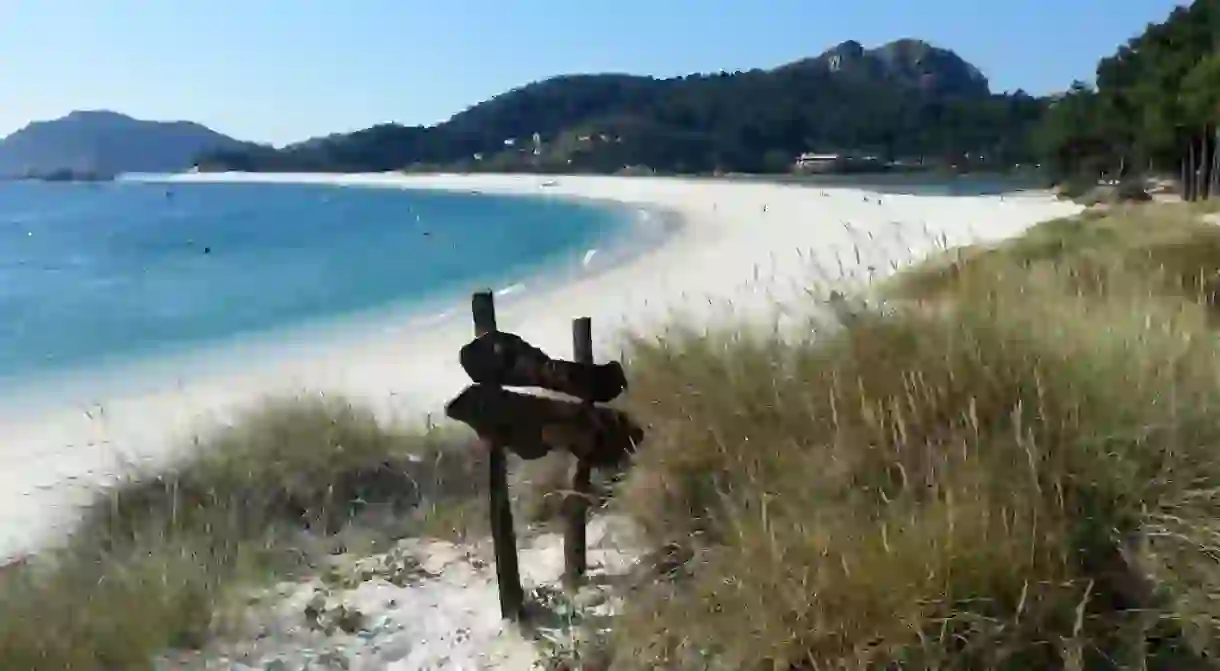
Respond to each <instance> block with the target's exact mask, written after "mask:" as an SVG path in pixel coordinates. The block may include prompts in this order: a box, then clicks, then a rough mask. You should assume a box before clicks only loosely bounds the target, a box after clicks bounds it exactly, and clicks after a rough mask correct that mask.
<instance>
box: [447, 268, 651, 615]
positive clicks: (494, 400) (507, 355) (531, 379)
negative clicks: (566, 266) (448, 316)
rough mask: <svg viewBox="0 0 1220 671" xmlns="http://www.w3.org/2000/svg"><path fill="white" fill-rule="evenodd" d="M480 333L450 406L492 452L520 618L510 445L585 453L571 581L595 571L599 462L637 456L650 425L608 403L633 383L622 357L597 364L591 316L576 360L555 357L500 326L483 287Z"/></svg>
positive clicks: (574, 517)
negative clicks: (590, 559) (592, 548)
mask: <svg viewBox="0 0 1220 671" xmlns="http://www.w3.org/2000/svg"><path fill="white" fill-rule="evenodd" d="M471 309H472V312H473V314H474V323H475V338H474V340H472V341H471V342H470V343H468V344H467V345H465V346H464V347H462V350H461V353H460V354H459V359H460V361H461V364H462V368H463V369H464V370H465V371H466V374H467V375H468V376H469V377H470V379H471V380H472V381H473V382H474V384H472V385H470V386H468V387H466V389H465V390H463V391H462V393H460V394H458V395H457V396H456V397H455V398H454V399H453V400H451V401H449V403H448V404H447V405H446V406H445V414H446V415H448V416H449V417H450V418H451V419H455V420H457V421H460V422H463V423H465V424H467V425H468V426H470V427H471V428H472V429H474V430H475V432H476V433H477V434H478V435H479V439H480V441H481V442H482V443H483V445H484V446H485V447H486V449H488V450H489V452H490V460H489V469H490V473H489V485H490V492H489V494H488V496H489V500H490V504H491V530H492V540H493V542H494V544H495V555H496V579H497V581H498V582H499V588H500V612H501V614H502V615H503V616H504V617H505V618H509V619H513V620H519V619H520V618H521V616H522V605H523V601H524V593H523V590H522V588H521V577H520V575H519V572H518V567H517V547H516V534H515V532H514V530H513V518H512V509H511V507H510V504H509V496H508V477H507V473H506V471H507V465H506V452H505V451H506V450H511V451H513V452H514V453H516V454H517V455H518V456H520V457H522V458H524V459H538V458H540V457H543V456H545V455H546V454H547V453H548V452H550V451H551V450H553V449H566V450H568V451H569V452H571V453H572V454H573V455H574V456H575V457H576V460H577V464H576V469H575V473H574V475H573V479H572V492H570V493H569V494H568V496H567V498H566V499H565V501H564V516H565V518H566V522H567V525H566V527H565V533H564V560H565V570H564V582H565V584H566V585H568V586H569V587H575V586H576V585H578V584H579V583H580V580H581V579H582V578H583V576H584V574H585V570H586V558H585V545H586V543H585V523H586V518H587V516H588V506H589V496H590V488H591V470H592V469H593V468H595V467H598V466H611V465H615V464H618V463H620V462H622V461H623V460H625V459H626V458H627V457H628V456H630V455H631V454H632V453H633V452H634V451H635V449H636V446H637V445H638V444H639V443H640V441H642V440H643V438H644V432H643V431H642V430H641V429H640V428H639V427H638V426H636V425H635V424H634V423H633V422H632V421H631V419H630V418H629V417H628V416H627V415H626V414H625V413H622V412H619V411H617V410H613V409H611V408H605V407H601V406H598V405H595V404H596V403H605V402H607V401H611V400H613V399H614V398H616V397H617V396H618V395H619V394H621V393H622V392H623V391H624V390H625V389H626V388H627V379H626V376H625V375H624V373H623V367H622V365H621V364H620V363H619V362H617V361H612V362H610V363H606V364H595V363H593V342H592V331H591V322H590V320H589V319H588V318H587V317H583V318H580V319H577V320H575V321H574V322H573V325H572V336H573V347H574V350H575V352H574V355H575V356H574V357H573V358H574V359H575V360H574V361H563V360H561V359H552V358H551V357H549V356H547V355H546V353H544V352H543V351H542V350H540V349H538V348H537V347H534V346H533V345H530V344H529V343H528V342H526V341H525V340H522V339H521V338H520V337H519V336H516V335H513V334H511V333H504V332H501V331H499V330H497V328H496V317H495V303H494V299H493V297H492V294H491V292H481V293H477V294H475V295H474V298H473V300H472V302H471ZM504 387H537V388H541V389H546V390H549V391H553V392H559V393H561V394H565V395H567V396H572V397H575V398H577V399H579V401H569V400H564V399H558V398H548V397H542V396H532V395H529V394H521V393H518V392H514V391H508V390H506V389H504Z"/></svg>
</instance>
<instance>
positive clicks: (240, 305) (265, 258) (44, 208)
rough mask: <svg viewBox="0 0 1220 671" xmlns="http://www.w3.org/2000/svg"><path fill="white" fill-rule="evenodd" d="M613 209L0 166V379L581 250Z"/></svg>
mask: <svg viewBox="0 0 1220 671" xmlns="http://www.w3.org/2000/svg"><path fill="white" fill-rule="evenodd" d="M629 220H630V216H629V213H628V211H626V210H623V209H621V208H616V207H610V206H603V205H599V204H592V203H587V204H586V203H579V202H571V201H564V200H559V199H553V198H527V197H520V196H493V195H470V194H459V193H444V192H431V191H408V190H399V189H392V188H358V187H336V186H324V185H290V184H182V183H174V184H154V183H139V182H113V183H102V184H67V183H61V184H49V183H26V182H8V183H0V385H3V384H5V382H2V381H8V382H12V381H13V380H18V379H22V378H25V377H27V376H31V375H34V376H36V375H39V374H43V373H58V372H62V371H67V370H71V369H75V368H79V367H88V366H93V365H113V364H115V363H122V362H124V361H126V360H139V359H143V358H145V357H149V356H153V355H160V354H172V353H175V352H180V351H186V350H189V349H190V348H192V347H195V346H198V345H204V344H209V343H213V342H220V341H226V340H232V339H235V338H240V337H242V336H244V335H247V334H258V333H263V332H269V331H272V330H278V329H283V328H291V327H296V326H302V327H304V326H308V325H310V324H312V323H321V322H324V321H327V320H334V319H336V318H342V317H344V316H346V315H353V314H357V313H361V312H366V311H370V310H377V309H380V308H394V309H395V310H401V311H403V312H404V313H406V314H410V313H411V312H412V310H413V309H417V310H420V311H422V310H424V309H426V306H427V305H428V304H429V303H430V302H431V301H435V300H439V299H445V298H457V297H459V296H460V295H461V294H464V293H467V292H469V291H471V290H472V289H476V288H481V287H489V288H504V287H509V286H511V285H512V284H513V283H514V282H516V281H518V280H520V279H522V278H524V277H526V276H528V275H530V274H532V273H534V272H537V271H539V270H541V269H544V268H548V267H553V266H555V265H556V264H559V263H562V262H564V260H565V259H566V260H568V261H571V262H573V263H579V261H580V259H581V258H582V256H583V255H584V254H585V253H586V251H587V250H588V249H591V248H596V247H598V245H599V244H602V243H603V242H604V241H606V240H607V239H610V238H612V237H613V236H614V235H615V234H616V233H617V232H619V231H621V230H623V229H624V227H625V226H626V224H627V223H628V221H629Z"/></svg>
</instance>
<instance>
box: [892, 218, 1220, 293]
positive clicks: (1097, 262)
mask: <svg viewBox="0 0 1220 671" xmlns="http://www.w3.org/2000/svg"><path fill="white" fill-rule="evenodd" d="M1214 207H1215V206H1214V205H1213V204H1187V203H1179V204H1143V205H1123V206H1118V207H1116V208H1115V209H1113V210H1110V211H1088V212H1085V213H1084V214H1083V215H1081V216H1078V217H1068V218H1063V219H1055V220H1052V221H1048V222H1045V223H1042V224H1039V225H1037V226H1034V227H1033V228H1031V229H1030V230H1029V231H1027V232H1026V233H1025V234H1024V235H1022V236H1020V237H1017V238H1013V239H1011V240H1007V241H1005V242H1003V243H1000V244H998V245H995V246H990V247H975V246H970V247H964V248H959V249H954V250H950V251H949V252H946V253H944V254H942V255H940V256H939V257H937V258H934V259H932V260H930V261H929V262H927V263H924V264H922V265H921V266H919V267H918V268H915V269H911V270H908V271H906V272H904V273H900V274H899V275H898V276H897V277H896V278H894V279H893V280H892V281H890V282H888V283H887V284H886V285H885V286H884V289H885V290H886V291H888V292H889V293H890V295H892V296H895V297H898V298H908V299H919V300H938V299H943V298H947V297H951V296H953V295H954V294H955V293H958V292H961V291H972V287H974V286H975V285H979V286H980V287H981V288H982V289H984V290H986V289H988V288H989V287H990V286H991V285H992V284H995V283H996V282H997V281H1003V280H1004V279H1005V278H1009V277H1011V278H1014V280H1015V281H1018V282H1019V281H1021V278H1022V277H1023V276H1024V274H1025V273H1026V272H1028V271H1031V270H1033V271H1037V270H1046V269H1055V270H1058V271H1062V272H1063V273H1064V274H1066V275H1068V276H1069V277H1071V278H1073V281H1074V283H1075V285H1076V286H1077V288H1079V289H1080V290H1082V291H1099V290H1104V289H1105V288H1106V287H1108V286H1109V285H1110V284H1111V280H1112V279H1113V278H1112V277H1111V276H1115V275H1117V276H1120V277H1128V278H1129V277H1131V276H1134V277H1137V278H1139V280H1140V281H1141V282H1142V283H1144V284H1146V285H1147V286H1148V287H1149V288H1150V289H1151V288H1159V289H1161V290H1164V291H1166V292H1168V293H1172V294H1177V295H1183V296H1187V297H1188V298H1191V299H1196V298H1200V297H1202V298H1204V299H1205V300H1207V301H1209V302H1212V303H1215V302H1216V301H1217V300H1218V299H1220V297H1218V296H1217V295H1216V293H1217V290H1220V285H1218V284H1217V282H1218V278H1220V226H1217V225H1215V224H1214V223H1210V222H1207V221H1205V220H1204V218H1203V216H1202V215H1204V214H1206V213H1208V212H1210V211H1211V210H1213V209H1214Z"/></svg>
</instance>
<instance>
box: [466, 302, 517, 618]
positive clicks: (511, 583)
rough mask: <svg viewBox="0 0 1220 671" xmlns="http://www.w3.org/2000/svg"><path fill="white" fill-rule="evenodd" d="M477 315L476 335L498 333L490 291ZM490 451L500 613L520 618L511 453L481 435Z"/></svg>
mask: <svg viewBox="0 0 1220 671" xmlns="http://www.w3.org/2000/svg"><path fill="white" fill-rule="evenodd" d="M470 311H471V313H472V315H473V317H474V336H475V338H480V337H483V336H485V335H487V334H489V333H495V332H496V304H495V299H494V298H493V297H492V294H491V292H486V293H478V294H475V295H474V298H472V299H471V302H470ZM479 438H480V439H481V440H482V441H483V445H484V447H485V448H486V449H487V450H488V452H489V455H488V459H487V470H488V478H487V479H488V482H487V491H488V503H489V504H490V505H489V508H490V510H491V538H492V545H493V547H494V550H495V556H496V583H497V584H498V585H499V587H500V615H501V616H502V617H504V618H507V619H511V620H517V619H519V618H520V617H521V606H522V604H523V602H524V601H525V593H524V591H523V590H522V589H521V574H520V571H519V570H518V567H517V532H516V531H515V530H514V529H513V508H512V503H511V502H510V501H509V498H508V455H507V454H506V453H505V451H504V444H503V443H501V442H500V441H499V440H498V439H497V437H496V436H494V435H483V434H479Z"/></svg>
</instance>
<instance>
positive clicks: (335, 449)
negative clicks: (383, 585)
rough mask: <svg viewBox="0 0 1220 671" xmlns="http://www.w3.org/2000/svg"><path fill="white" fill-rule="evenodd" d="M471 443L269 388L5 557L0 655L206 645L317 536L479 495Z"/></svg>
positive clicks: (101, 665) (65, 664)
mask: <svg viewBox="0 0 1220 671" xmlns="http://www.w3.org/2000/svg"><path fill="white" fill-rule="evenodd" d="M468 442H469V441H468V439H467V438H466V437H465V436H464V435H463V434H459V433H454V432H450V431H440V430H436V429H427V430H423V431H419V430H412V429H397V428H393V427H388V426H385V425H383V424H381V423H379V422H378V421H377V420H376V419H375V418H374V417H373V415H372V414H371V413H370V412H368V411H365V410H363V409H360V408H357V407H354V406H352V405H350V404H349V403H347V402H345V401H343V400H340V399H328V398H321V397H312V398H298V399H282V400H273V401H269V402H268V403H266V404H265V405H263V406H260V407H259V408H257V409H256V410H253V411H251V412H249V413H247V414H246V415H245V416H243V417H241V418H239V419H238V420H237V421H236V422H234V423H233V424H232V426H229V427H222V428H219V429H217V430H215V431H213V432H212V433H211V434H210V435H207V436H206V437H204V438H201V439H200V440H199V441H198V444H197V445H195V446H194V447H195V449H194V450H192V451H191V452H190V455H191V456H190V457H189V458H188V459H187V460H186V461H184V462H181V463H179V464H178V465H177V467H176V468H175V469H174V470H173V471H171V472H164V473H156V474H134V475H132V476H131V477H129V478H128V479H126V480H125V481H123V482H121V483H120V484H118V485H116V486H115V487H113V488H111V489H110V490H108V491H106V492H103V493H101V494H99V496H98V497H97V499H96V501H95V502H94V503H93V504H92V505H91V506H90V507H89V508H88V509H87V510H86V511H85V514H84V519H83V521H82V522H81V524H80V525H79V526H78V528H77V530H76V531H75V533H74V534H73V536H72V538H71V539H70V541H69V543H68V544H67V546H66V547H65V548H63V549H62V550H59V551H56V552H51V553H47V554H44V555H41V556H38V557H36V558H35V559H33V560H32V561H31V562H30V563H29V564H28V565H27V566H25V567H22V568H21V569H20V570H13V571H9V572H7V573H6V574H5V576H4V579H3V580H0V613H3V617H2V618H0V668H4V669H55V670H60V669H113V668H121V669H142V668H151V667H152V664H153V659H154V657H155V656H156V655H157V654H158V653H160V652H162V651H164V650H165V649H167V648H194V647H198V646H200V645H202V644H203V643H204V642H205V641H206V640H207V638H208V637H209V636H211V635H213V634H214V633H215V632H217V631H219V630H222V629H223V628H224V625H225V622H224V621H223V617H224V614H225V612H226V610H227V609H228V608H229V607H230V606H232V607H240V606H241V604H240V603H234V602H233V600H234V599H236V598H237V597H238V596H239V594H238V588H240V587H241V586H242V585H249V584H254V583H261V582H266V581H267V580H269V579H270V578H271V577H273V576H275V575H280V574H282V573H283V572H290V571H292V570H294V569H295V568H299V566H298V564H299V563H300V562H306V563H308V562H309V561H310V557H309V553H310V552H311V551H312V550H314V549H316V542H317V541H319V540H320V539H321V540H324V539H326V538H327V537H330V536H333V535H334V534H336V533H339V532H342V531H344V530H345V529H349V528H351V527H352V526H353V525H363V524H364V523H366V522H367V523H368V524H369V525H370V526H371V525H380V524H381V523H382V522H385V521H386V520H391V521H401V520H403V519H411V518H412V517H414V518H415V522H416V523H417V525H421V524H429V523H431V524H435V523H436V520H437V519H438V518H439V517H440V515H439V514H438V511H440V510H443V509H445V507H446V506H448V505H450V504H464V503H465V502H466V501H468V500H470V499H471V498H473V497H474V496H475V495H476V494H477V493H478V492H479V491H481V487H482V483H483V478H482V477H479V476H480V475H482V472H481V471H479V470H478V467H479V465H480V463H482V462H481V460H480V458H479V457H478V456H477V452H476V453H473V454H472V453H471V452H470V451H469V450H468V449H467V443H468ZM459 449H460V451H459ZM451 521H452V520H451ZM378 529H379V530H386V529H384V528H383V527H381V526H378ZM406 530H407V529H405V528H402V527H401V526H400V527H399V528H396V529H393V530H392V531H393V532H394V533H398V534H401V533H405V531H406ZM311 540H312V541H314V542H315V544H314V545H311V544H310V541H311ZM218 618H219V619H218Z"/></svg>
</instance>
